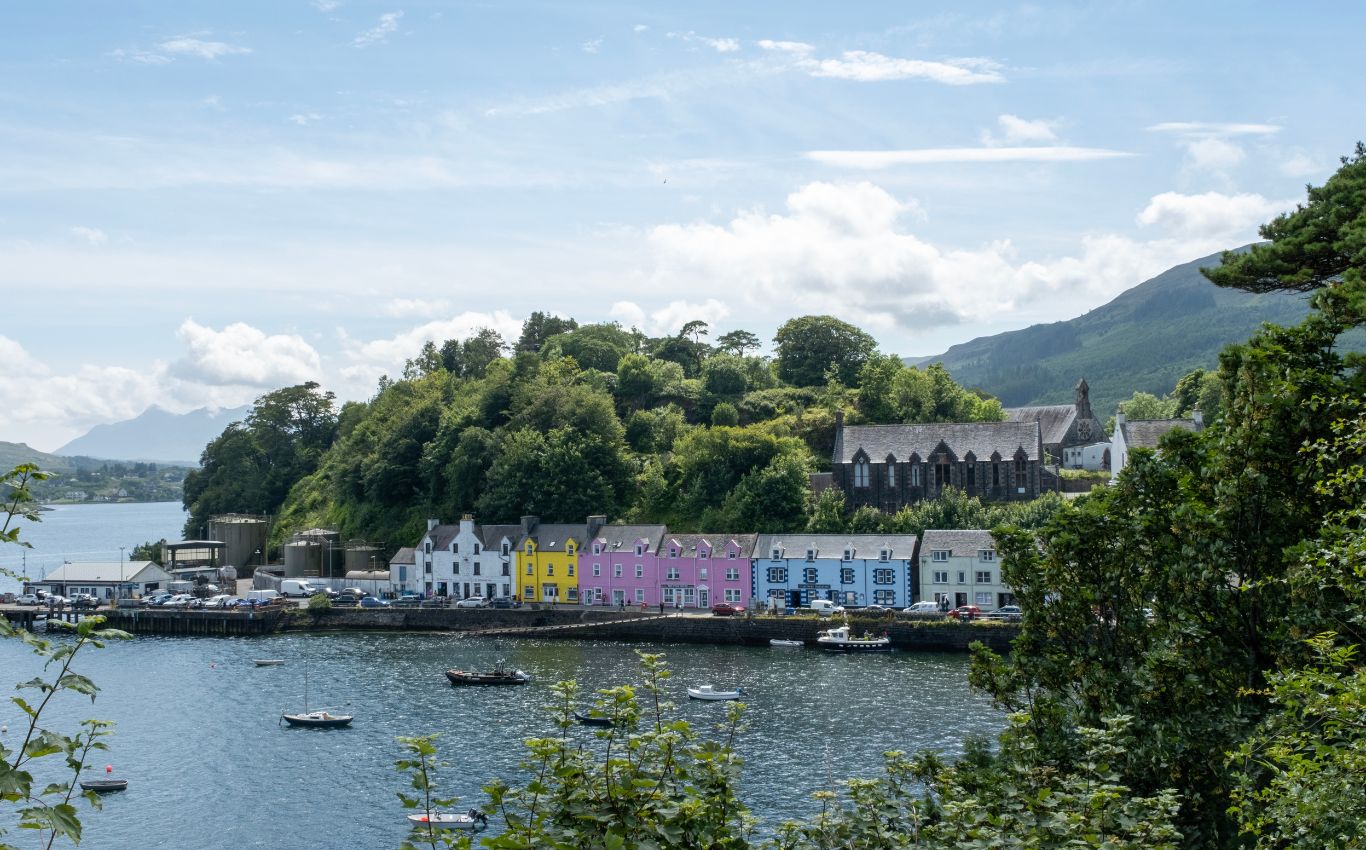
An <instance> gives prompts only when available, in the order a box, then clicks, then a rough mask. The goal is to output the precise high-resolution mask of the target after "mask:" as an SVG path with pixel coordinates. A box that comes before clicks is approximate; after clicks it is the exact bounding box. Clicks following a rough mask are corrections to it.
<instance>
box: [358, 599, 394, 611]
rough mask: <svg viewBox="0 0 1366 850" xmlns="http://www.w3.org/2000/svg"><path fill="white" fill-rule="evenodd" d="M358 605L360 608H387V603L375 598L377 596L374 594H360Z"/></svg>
mask: <svg viewBox="0 0 1366 850" xmlns="http://www.w3.org/2000/svg"><path fill="white" fill-rule="evenodd" d="M360 607H362V608H388V607H389V603H388V602H386V601H384V600H383V599H377V598H376V597H374V596H362V597H361V598H360Z"/></svg>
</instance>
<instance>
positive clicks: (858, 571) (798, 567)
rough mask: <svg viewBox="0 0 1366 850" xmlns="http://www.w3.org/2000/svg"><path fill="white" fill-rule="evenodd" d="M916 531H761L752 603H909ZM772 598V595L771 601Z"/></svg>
mask: <svg viewBox="0 0 1366 850" xmlns="http://www.w3.org/2000/svg"><path fill="white" fill-rule="evenodd" d="M916 543H917V541H916V537H915V535H914V534H808V533H806V532H795V533H792V534H761V535H759V540H758V542H757V544H756V545H755V547H754V599H753V601H754V604H755V605H756V606H768V605H778V606H781V607H787V608H803V607H805V606H806V605H807V604H808V603H810V602H811V600H813V599H829V600H832V601H834V602H835V603H836V604H839V605H846V606H853V607H862V606H864V605H885V606H886V607H888V608H901V607H904V606H906V605H909V604H911V600H912V594H913V592H914V588H915V585H914V572H915V564H916V558H917V552H916ZM769 600H774V602H772V603H771V602H770V601H769Z"/></svg>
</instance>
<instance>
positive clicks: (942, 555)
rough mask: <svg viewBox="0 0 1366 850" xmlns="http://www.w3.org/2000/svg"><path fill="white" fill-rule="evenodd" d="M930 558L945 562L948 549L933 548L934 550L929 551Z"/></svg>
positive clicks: (947, 558)
mask: <svg viewBox="0 0 1366 850" xmlns="http://www.w3.org/2000/svg"><path fill="white" fill-rule="evenodd" d="M930 560H932V561H937V562H940V563H946V562H947V561H948V560H949V550H948V549H935V550H934V551H932V552H930Z"/></svg>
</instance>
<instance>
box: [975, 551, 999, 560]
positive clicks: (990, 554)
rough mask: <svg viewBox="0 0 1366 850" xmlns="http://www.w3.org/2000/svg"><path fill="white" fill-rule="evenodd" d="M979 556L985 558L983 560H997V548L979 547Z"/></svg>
mask: <svg viewBox="0 0 1366 850" xmlns="http://www.w3.org/2000/svg"><path fill="white" fill-rule="evenodd" d="M977 557H978V558H980V559H981V560H983V561H994V560H996V550H995V549H979V550H978V551H977Z"/></svg>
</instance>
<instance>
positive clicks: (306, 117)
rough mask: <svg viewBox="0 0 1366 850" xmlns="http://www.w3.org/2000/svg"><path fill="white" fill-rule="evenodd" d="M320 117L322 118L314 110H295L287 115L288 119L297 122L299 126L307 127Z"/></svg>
mask: <svg viewBox="0 0 1366 850" xmlns="http://www.w3.org/2000/svg"><path fill="white" fill-rule="evenodd" d="M320 118H322V116H321V115H319V114H318V113H316V112H296V113H294V114H293V115H291V116H289V120H290V121H292V122H294V123H295V124H298V125H299V126H300V127H307V126H308V125H309V124H312V123H313V122H314V121H317V120H319V119H320Z"/></svg>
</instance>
